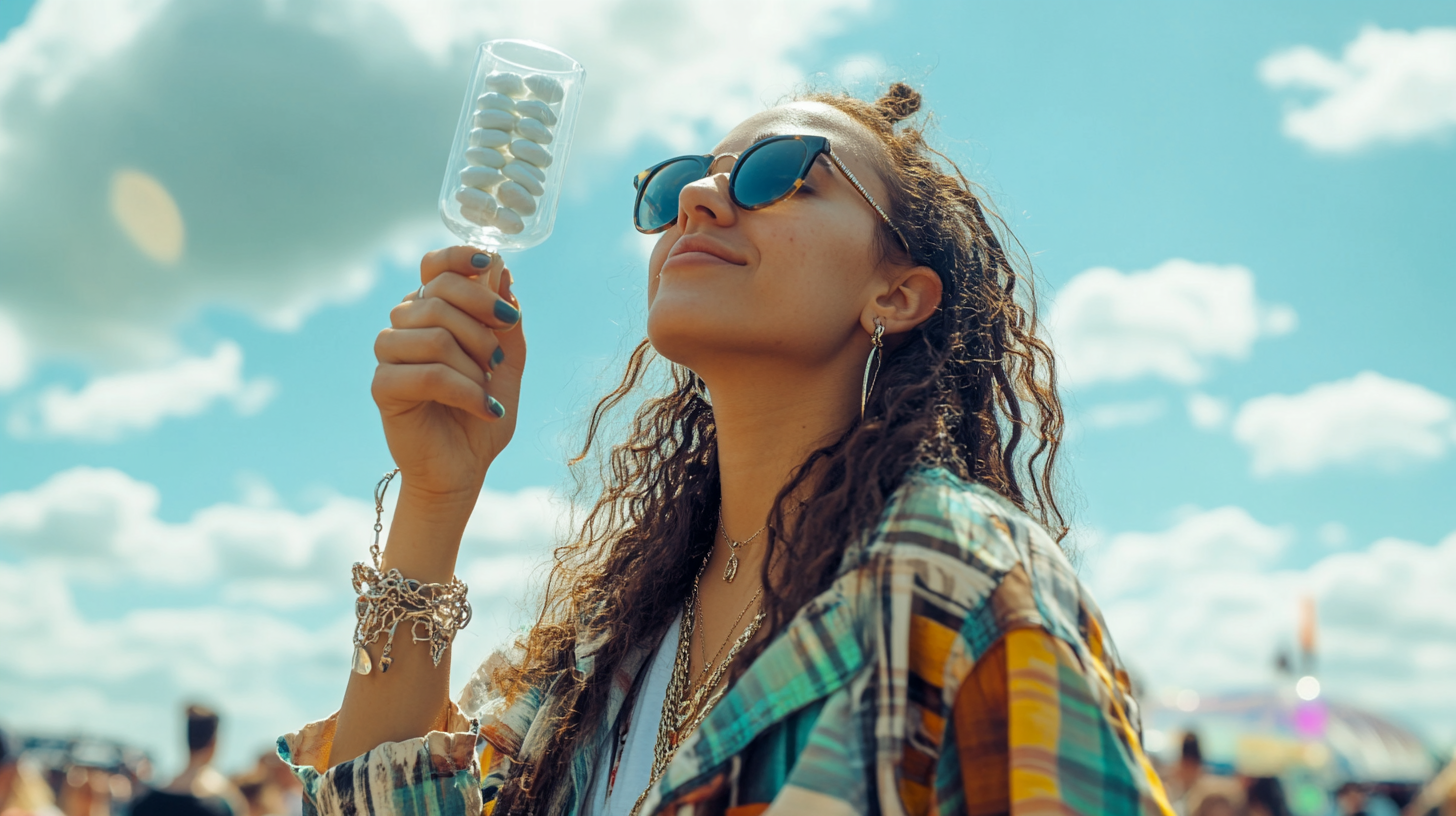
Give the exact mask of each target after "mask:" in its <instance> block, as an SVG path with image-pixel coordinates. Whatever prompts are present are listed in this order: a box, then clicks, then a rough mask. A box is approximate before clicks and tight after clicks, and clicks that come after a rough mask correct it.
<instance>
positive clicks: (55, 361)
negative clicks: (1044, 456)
mask: <svg viewBox="0 0 1456 816" xmlns="http://www.w3.org/2000/svg"><path fill="white" fill-rule="evenodd" d="M741 6H742V13H741V14H737V15H733V16H728V17H725V16H724V15H722V14H717V13H709V11H708V10H707V9H706V7H705V8H704V9H703V10H702V11H699V10H697V9H694V8H683V7H668V6H667V5H665V4H658V3H652V2H645V1H644V0H616V2H609V3H587V2H585V0H559V2H550V3H535V4H530V9H531V10H530V11H525V10H521V9H514V8H513V7H512V6H511V5H510V4H505V3H496V2H466V0H459V1H458V2H437V3H406V2H403V0H354V1H353V2H346V1H345V0H299V2H294V3H289V4H269V3H263V2H261V0H256V1H255V0H245V1H244V2H237V3H227V4H224V3H182V2H180V0H128V2H117V3H111V2H108V3H101V2H99V1H98V0H92V1H91V2H85V1H84V0H42V2H40V3H37V4H35V6H34V7H31V6H30V5H29V4H28V3H24V2H21V3H16V2H0V27H3V28H5V29H6V34H5V39H4V41H3V43H0V418H3V419H4V420H5V426H4V431H3V433H0V641H3V642H4V643H5V644H6V647H5V648H6V650H7V652H9V653H10V654H11V657H12V659H9V660H7V661H4V662H3V663H0V722H5V723H7V724H10V725H12V726H15V727H20V728H23V729H31V730H37V731H62V732H70V731H76V730H90V731H95V732H100V733H105V734H109V735H115V736H118V737H122V738H125V739H128V740H130V741H133V742H137V743H140V744H143V745H145V746H146V747H148V748H150V749H151V750H153V751H154V752H156V753H157V755H158V756H159V757H161V758H162V760H163V763H164V765H165V764H166V763H169V762H174V761H175V760H176V757H177V751H176V745H175V742H176V738H175V734H176V733H177V727H178V725H177V717H176V711H175V710H176V707H177V704H178V702H179V701H180V700H182V699H184V698H188V699H191V698H198V699H204V700H208V701H211V702H213V703H214V704H216V705H218V706H219V707H221V708H222V709H223V710H224V712H225V713H227V714H229V715H230V716H231V717H232V723H233V725H232V727H231V728H230V730H228V731H227V732H225V735H226V741H225V746H224V749H225V750H224V760H225V762H229V763H234V764H238V763H241V762H243V761H244V760H245V759H246V758H247V757H249V756H251V755H253V754H254V753H256V752H257V751H259V750H262V749H263V748H264V747H266V745H267V743H268V740H269V737H270V735H273V734H276V733H277V732H279V731H281V730H284V729H287V728H290V727H292V726H295V725H297V724H299V723H301V722H303V721H304V720H306V719H312V718H317V717H322V716H325V715H327V714H328V713H329V712H330V711H331V710H332V707H333V706H334V705H335V704H336V702H337V698H338V695H339V693H340V691H341V689H342V684H343V679H344V675H343V672H344V671H345V668H346V664H347V654H348V648H349V647H348V633H349V628H350V626H351V621H350V619H349V618H348V617H347V616H348V611H349V610H348V603H347V598H348V588H347V580H348V579H347V565H348V563H349V562H350V561H352V560H354V559H356V558H359V557H362V554H363V553H364V551H365V547H367V542H368V532H369V523H370V521H371V519H370V516H371V512H370V511H371V508H370V507H368V506H367V504H366V500H367V498H368V494H369V490H370V488H371V486H372V484H373V482H374V480H375V479H376V478H377V476H378V474H379V473H380V472H382V471H383V470H385V469H386V468H388V467H389V466H390V464H389V458H388V454H387V452H386V450H385V447H384V444H383V438H382V435H381V433H380V431H379V426H378V419H377V414H376V412H375V410H374V408H373V405H372V403H371V402H370V400H369V396H368V384H369V379H370V376H371V374H372V369H373V357H372V350H371V347H372V342H373V337H374V334H375V333H376V332H377V331H378V330H379V328H381V327H382V326H383V325H384V324H385V323H386V321H387V312H388V309H389V308H390V306H391V305H393V304H394V303H395V302H397V301H398V299H399V298H400V297H401V296H403V295H404V294H405V293H406V292H408V291H410V290H412V289H413V288H414V286H415V285H417V284H416V283H412V281H413V280H414V274H415V272H414V266H415V264H416V263H417V259H418V255H419V254H420V252H422V251H423V250H424V249H426V248H429V247H431V246H436V245H443V244H445V243H448V242H450V240H451V239H450V236H449V234H448V233H447V232H446V231H445V230H444V228H443V227H442V226H440V225H439V222H438V220H437V218H436V216H435V214H434V205H435V196H436V194H437V192H436V191H437V190H438V184H439V178H440V173H441V171H442V170H443V164H444V159H445V156H446V153H447V151H448V146H449V141H450V138H451V134H452V132H453V129H454V124H455V119H456V115H457V113H458V110H459V104H460V95H461V93H462V91H463V88H464V79H465V75H466V70H467V68H468V66H469V60H470V56H471V52H472V51H473V48H474V45H475V44H476V43H478V42H480V41H483V40H485V39H490V38H493V37H505V36H525V37H531V38H535V39H539V40H542V41H545V42H548V43H551V44H553V45H556V46H557V47H559V48H561V49H563V50H565V51H567V52H569V53H571V54H572V55H573V56H575V57H577V58H578V59H579V60H580V61H581V62H582V63H583V64H584V65H585V66H586V68H587V71H588V82H587V95H586V97H585V101H584V103H583V109H582V118H581V124H580V126H579V128H578V133H577V136H576V139H575V143H574V147H573V150H572V158H571V163H570V167H569V169H568V172H567V181H566V185H567V186H566V189H565V195H564V196H563V200H562V206H561V210H560V213H559V215H558V218H557V227H556V231H555V234H554V235H553V237H552V238H551V240H549V241H548V242H547V243H545V244H544V245H542V246H540V247H537V248H535V249H532V250H529V251H526V252H523V253H519V254H517V255H516V256H515V257H513V258H512V259H511V266H512V268H513V270H514V272H515V277H516V280H517V284H516V290H517V292H518V293H519V294H520V296H521V298H522V300H523V302H524V304H525V307H526V315H527V317H526V320H527V330H528V336H529V338H530V342H531V362H530V368H529V370H528V373H527V379H526V383H525V387H526V396H525V398H524V402H523V405H522V407H521V417H522V419H521V425H520V428H519V431H518V433H517V436H516V440H515V441H514V442H513V444H512V447H511V448H510V449H509V450H508V451H507V453H506V454H505V455H503V456H502V457H501V458H500V460H498V461H497V462H496V463H495V465H494V466H493V468H492V471H491V473H490V475H489V478H488V481H487V487H488V493H487V495H486V496H485V498H484V499H483V500H482V507H481V509H480V511H478V512H477V518H476V521H475V523H474V524H473V526H472V529H471V530H470V532H469V533H468V535H467V542H466V547H465V551H464V554H463V555H462V565H461V570H462V574H463V575H464V576H465V577H466V579H467V580H468V581H470V582H471V585H472V587H473V592H472V597H473V598H475V602H476V606H477V610H478V611H479V612H480V613H481V614H480V620H479V622H478V623H476V624H475V625H474V626H472V627H471V629H470V630H467V632H466V633H465V634H463V635H462V637H461V640H460V642H459V644H458V645H457V650H456V651H457V666H456V670H455V674H456V685H457V687H458V685H459V683H461V682H463V680H464V678H465V677H466V676H467V675H468V671H469V669H470V667H471V665H472V664H473V662H474V661H476V660H478V659H479V658H480V657H482V656H483V655H484V654H485V653H486V652H487V651H488V650H489V648H490V647H491V646H493V645H494V644H495V642H497V641H498V640H500V639H501V638H502V637H503V636H504V634H505V633H506V632H507V631H508V628H509V626H510V625H512V624H513V622H517V621H518V620H519V618H520V613H519V603H520V597H521V596H520V587H521V586H523V583H522V582H523V580H524V579H526V578H527V577H528V576H530V575H532V574H533V572H532V567H533V565H534V564H536V563H538V562H539V560H540V558H541V557H542V555H543V554H544V553H545V548H546V547H547V546H548V545H549V541H550V540H551V536H552V535H553V531H554V530H555V529H557V527H556V525H557V524H558V523H559V519H560V517H561V515H562V508H561V504H560V503H559V501H557V500H554V499H552V498H551V492H552V491H553V490H554V489H557V488H560V487H562V486H564V485H565V482H566V478H567V477H566V469H565V466H564V464H563V461H564V458H565V456H566V453H567V450H568V448H569V447H570V445H571V443H572V442H574V441H575V440H576V439H578V434H579V430H580V425H579V422H580V419H581V415H582V413H583V411H584V410H586V409H587V408H588V407H589V406H590V404H591V403H592V401H593V399H594V397H595V396H597V395H599V394H600V393H601V392H603V391H604V390H605V389H606V388H607V387H608V385H609V383H610V382H612V381H614V377H615V374H616V372H617V370H618V369H617V366H618V365H619V364H620V360H621V356H622V353H623V351H624V350H625V349H627V348H630V346H631V345H632V344H633V343H634V342H635V340H636V339H637V338H639V337H640V336H641V333H642V328H643V323H644V321H643V306H644V301H645V297H644V285H643V284H644V259H645V252H644V246H645V245H644V243H643V242H642V240H641V239H640V238H639V237H638V236H636V235H635V233H633V232H632V231H631V230H630V225H629V221H628V214H627V213H628V207H629V203H630V199H629V196H630V192H631V187H630V184H629V178H630V175H631V173H633V172H635V171H636V170H637V169H640V168H641V167H643V166H646V165H647V164H650V163H652V162H655V161H657V160H659V159H661V158H663V157H665V156H667V155H672V154H675V153H680V152H688V151H694V152H697V151H701V150H703V149H705V148H706V147H707V146H709V145H711V144H712V143H713V142H715V141H716V140H717V138H718V135H719V134H720V133H721V132H722V131H724V130H726V128H727V127H729V126H731V125H732V124H733V123H734V122H735V121H737V119H738V118H741V117H742V116H743V115H745V114H747V113H750V112H752V111H754V110H757V109H759V108H760V107H762V106H764V105H766V104H771V103H772V102H773V101H774V100H776V99H779V98H781V97H782V96H783V95H784V94H786V93H788V92H790V91H792V90H793V89H794V88H796V87H801V86H802V85H803V84H805V83H813V84H816V85H820V86H828V87H839V86H844V87H848V88H849V89H850V90H852V91H855V92H858V93H861V94H872V93H873V92H874V91H875V90H876V89H877V88H878V87H880V86H881V85H882V84H883V83H884V82H885V81H888V80H895V79H905V80H908V81H910V82H911V83H912V84H914V85H916V86H917V87H919V88H920V89H921V90H922V91H923V92H924V94H925V98H926V102H927V105H928V107H929V108H930V109H931V110H932V111H934V117H935V130H934V140H935V141H936V143H937V144H938V145H940V146H942V147H943V148H945V149H946V150H947V152H948V153H949V154H950V155H951V156H952V157H953V158H955V159H956V160H957V161H958V162H960V163H961V166H962V167H963V168H964V169H965V170H966V171H968V173H969V174H970V175H971V176H972V178H973V179H974V180H976V181H977V182H978V183H980V184H982V185H984V186H985V188H986V189H987V190H988V191H989V193H990V194H991V196H992V198H993V200H994V201H995V202H996V204H997V206H998V207H999V209H1000V211H1001V212H1002V214H1003V215H1004V216H1005V218H1006V220H1007V221H1008V223H1010V224H1011V226H1012V227H1013V229H1014V230H1015V232H1016V235H1017V237H1018V238H1019V239H1020V240H1021V242H1022V244H1023V245H1024V246H1025V247H1026V249H1027V250H1028V252H1029V253H1030V254H1031V256H1032V259H1033V262H1034V265H1035V268H1036V271H1037V274H1038V276H1039V281H1038V282H1039V286H1040V289H1039V291H1040V295H1041V298H1042V300H1041V305H1042V317H1043V319H1044V320H1045V321H1046V322H1047V324H1048V326H1049V330H1050V331H1051V332H1052V335H1053V340H1054V342H1055V343H1056V345H1057V349H1058V352H1059V353H1060V354H1062V355H1063V357H1064V359H1065V363H1066V365H1065V374H1066V377H1067V379H1068V384H1067V387H1066V389H1065V391H1064V395H1065V398H1066V400H1067V404H1068V406H1069V408H1070V410H1071V413H1072V429H1071V431H1070V434H1069V441H1068V444H1067V447H1066V454H1067V455H1066V459H1065V464H1066V471H1065V472H1066V476H1067V477H1068V488H1069V493H1070V495H1071V496H1072V497H1073V499H1074V522H1075V524H1076V527H1077V531H1076V536H1075V538H1076V542H1077V546H1078V548H1079V550H1080V552H1081V565H1082V567H1081V568H1082V572H1083V575H1084V577H1085V578H1086V579H1087V580H1088V581H1089V583H1090V584H1091V586H1092V587H1093V589H1094V591H1095V592H1096V593H1097V596H1098V598H1099V600H1100V601H1101V603H1102V605H1103V607H1104V610H1105V611H1106V613H1107V615H1108V617H1109V621H1110V623H1111V625H1112V629H1113V634H1114V637H1115V638H1116V639H1117V641H1118V643H1119V644H1120V647H1121V649H1122V652H1123V655H1124V657H1125V658H1126V659H1127V661H1128V662H1129V664H1130V665H1131V666H1132V667H1133V668H1134V670H1135V671H1136V672H1137V673H1138V675H1139V676H1140V677H1141V678H1143V680H1144V681H1145V682H1146V684H1147V686H1148V688H1149V690H1150V691H1149V694H1150V695H1151V696H1152V697H1154V698H1157V699H1161V697H1160V695H1168V694H1173V693H1176V692H1177V691H1178V690H1180V689H1187V688H1192V689H1196V690H1198V691H1200V692H1203V693H1212V692H1217V691H1220V690H1228V689H1241V688H1250V687H1259V686H1261V685H1267V684H1268V683H1270V682H1271V681H1272V673H1271V671H1270V668H1269V667H1270V665H1271V663H1272V656H1273V653H1274V651H1275V649H1276V648H1278V647H1280V646H1281V645H1285V644H1289V643H1291V642H1292V639H1293V633H1294V631H1295V627H1296V616H1295V610H1296V608H1297V606H1298V603H1299V600H1300V599H1301V598H1303V597H1306V596H1307V597H1311V598H1313V599H1315V601H1316V603H1317V606H1318V609H1319V614H1320V618H1321V624H1322V631H1321V642H1320V656H1321V663H1320V666H1321V679H1322V681H1323V682H1324V686H1325V689H1326V691H1327V693H1328V694H1329V695H1330V696H1331V697H1332V698H1339V699H1344V700H1347V701H1351V702H1356V703H1359V704H1361V705H1365V706H1367V707H1370V708H1372V709H1374V710H1377V711H1381V712H1384V713H1386V714H1387V715H1389V716H1391V717H1393V718H1396V719H1398V720H1400V721H1403V722H1407V723H1411V724H1413V725H1415V726H1417V727H1418V728H1419V729H1420V730H1421V731H1422V733H1423V734H1425V735H1426V736H1427V737H1428V738H1429V739H1430V740H1431V741H1432V743H1433V744H1434V745H1437V746H1449V745H1452V744H1456V703H1453V702H1452V701H1451V700H1450V699H1449V694H1447V693H1444V692H1443V688H1445V687H1446V685H1447V684H1449V678H1450V677H1451V676H1452V672H1456V600H1453V597H1456V596H1453V590H1451V589H1450V587H1452V586H1456V510H1453V506H1456V502H1453V501H1452V496H1453V495H1456V456H1453V451H1456V402H1453V398H1456V366H1453V365H1452V363H1451V359H1452V349H1453V348H1456V329H1453V328H1452V324H1451V321H1450V319H1449V312H1450V304H1451V303H1452V302H1456V282H1453V275H1452V272H1453V271H1456V270H1453V268H1452V262H1451V260H1450V254H1449V249H1448V244H1449V236H1450V235H1451V233H1452V228H1451V220H1452V213H1453V212H1456V144H1453V141H1456V102H1453V101H1452V100H1456V9H1453V8H1452V7H1451V6H1449V5H1446V4H1439V3H1395V2H1391V3H1380V4H1373V3H1322V4H1304V3H1299V4H1296V3H1289V4H1278V5H1277V6H1276V5H1274V4H1261V5H1253V4H1243V5H1239V6H1235V7H1228V6H1222V5H1215V4H1211V3H1207V4H1163V3H1132V2H1127V3H1102V4H1097V5H1096V6H1091V5H1084V4H1072V3H1036V4H1015V5H1011V4H995V5H993V4H983V3H909V2H891V1H889V0H812V2H802V3H795V4H792V5H791V7H790V5H789V4H774V3H771V2H750V3H745V4H741ZM137 179H141V181H137ZM153 183H154V184H155V185H159V186H160V188H162V189H164V190H165V191H166V192H165V196H167V197H169V199H170V200H171V201H172V202H174V204H175V211H176V213H178V214H180V223H181V225H182V231H181V233H178V234H172V233H167V232H166V229H167V224H171V223H172V222H166V218H165V217H163V216H155V217H154V218H153V220H151V221H145V220H144V223H142V226H141V227H140V228H137V227H134V230H135V229H141V233H138V235H139V236H140V237H132V235H133V233H128V232H127V229H126V227H125V225H124V224H125V218H124V217H123V216H124V215H125V214H126V213H127V212H132V213H135V212H138V211H139V210H138V209H137V208H138V207H140V208H141V210H144V211H146V212H154V211H153V210H146V207H145V204H146V202H148V201H152V200H154V199H149V198H147V197H146V195H147V191H148V190H153V189H154V188H153V187H148V186H147V185H148V184H153ZM128 185H130V186H128ZM137 185H141V186H140V187H138V186H137ZM138 190H140V192H138ZM128 196H130V197H128ZM137 196H140V199H138V198H137ZM118 197H120V198H119V199H118ZM117 200H120V201H121V202H122V204H116V203H114V202H115V201H117ZM138 201H140V202H141V203H140V204H138V203H137V202H138ZM128 202H129V203H128ZM128 208H130V209H128ZM164 209H165V208H164ZM118 213H120V214H121V215H118ZM164 215H165V213H164ZM156 218H162V222H158V221H157V220H156ZM163 222H165V223H163ZM159 223H162V226H160V227H159V226H158V224H159ZM172 226H173V227H175V224H172ZM149 230H150V231H149ZM158 230H161V232H158ZM179 235H180V236H181V237H180V240H179V239H178V236H179ZM149 236H150V237H149ZM159 236H160V237H159ZM169 236H170V237H169ZM148 240H151V241H152V243H150V244H149V243H147V242H148ZM157 241H160V242H161V243H160V244H158V243H156V242H157ZM168 241H171V243H168ZM149 253H150V254H149Z"/></svg>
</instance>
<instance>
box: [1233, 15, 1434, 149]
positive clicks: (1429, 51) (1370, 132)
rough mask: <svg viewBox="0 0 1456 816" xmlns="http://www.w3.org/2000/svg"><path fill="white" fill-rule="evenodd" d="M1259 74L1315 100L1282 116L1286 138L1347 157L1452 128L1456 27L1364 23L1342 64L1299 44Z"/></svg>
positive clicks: (1263, 65)
mask: <svg viewBox="0 0 1456 816" xmlns="http://www.w3.org/2000/svg"><path fill="white" fill-rule="evenodd" d="M1259 76H1260V77H1261V78H1262V79H1263V80H1264V82H1265V83H1266V84H1268V85H1269V86H1271V87H1274V88H1294V89H1299V90H1306V91H1314V92H1315V93H1316V94H1317V95H1318V96H1319V98H1318V99H1317V100H1316V101H1315V102H1314V103H1313V104H1311V105H1309V106H1307V107H1301V106H1298V105H1291V106H1290V107H1289V109H1288V110H1287V111H1286V112H1285V114H1284V134H1285V135H1286V136H1288V137H1290V138H1291V139H1294V140H1296V141H1299V142H1303V143H1304V144H1306V145H1308V146H1309V147H1311V148H1313V149H1315V150H1319V151H1323V152H1328V153H1350V152H1353V151H1356V150H1359V149H1361V148H1364V147H1368V146H1370V145H1374V144H1379V143H1381V142H1389V143H1397V144H1399V143H1404V142H1412V141H1416V140H1418V139H1434V138H1440V137H1443V136H1447V135H1449V134H1450V133H1451V132H1452V131H1453V130H1456V28H1423V29H1420V30H1419V31H1399V30H1385V29H1381V28H1378V27H1375V26H1369V27H1367V28H1365V29H1364V30H1363V31H1361V32H1360V36H1358V37H1356V38H1355V39H1354V40H1353V41H1352V42H1350V43H1349V44H1347V45H1346V46H1345V52H1344V54H1343V55H1341V57H1340V58H1339V59H1331V58H1330V57H1327V56H1325V55H1324V54H1322V53H1320V52H1319V51H1317V50H1315V49H1313V48H1311V47H1309V46H1307V45H1301V46H1297V47H1294V48H1290V49H1287V50H1284V51H1280V52H1278V53H1276V54H1273V55H1271V56H1269V57H1267V58H1266V59H1265V60H1264V61H1263V62H1261V63H1260V64H1259Z"/></svg>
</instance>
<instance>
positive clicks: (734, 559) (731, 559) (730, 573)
mask: <svg viewBox="0 0 1456 816" xmlns="http://www.w3.org/2000/svg"><path fill="white" fill-rule="evenodd" d="M737 576H738V553H736V552H735V553H729V554H728V566H726V567H724V568H723V580H724V581H727V582H728V583H730V584H731V583H733V579H734V578H736V577H737Z"/></svg>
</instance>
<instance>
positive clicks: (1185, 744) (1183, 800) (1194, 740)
mask: <svg viewBox="0 0 1456 816" xmlns="http://www.w3.org/2000/svg"><path fill="white" fill-rule="evenodd" d="M1203 775H1204V774H1203V747H1202V746H1201V745H1200V743H1199V741H1198V735H1197V734H1196V733H1194V732H1192V731H1189V732H1187V733H1185V734H1184V735H1183V741H1182V744H1181V745H1180V746H1179V749H1178V761H1177V762H1175V763H1174V764H1173V766H1172V767H1171V768H1169V769H1167V776H1166V777H1164V780H1163V781H1164V783H1165V784H1167V786H1168V799H1169V800H1170V801H1171V802H1172V803H1173V808H1174V809H1175V810H1177V811H1178V813H1179V814H1182V816H1187V814H1188V809H1187V804H1188V794H1189V793H1190V792H1191V791H1192V790H1193V788H1194V786H1196V785H1197V784H1198V782H1199V780H1201V779H1203Z"/></svg>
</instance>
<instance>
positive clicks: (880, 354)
mask: <svg viewBox="0 0 1456 816" xmlns="http://www.w3.org/2000/svg"><path fill="white" fill-rule="evenodd" d="M884 336H885V324H883V323H881V322H880V319H879V318H878V317H877V318H875V333H874V335H873V336H872V337H870V342H871V343H873V344H874V345H872V346H871V347H870V356H869V358H868V359H866V360H865V372H864V384H863V385H862V386H861V389H860V396H859V418H860V421H864V415H865V406H866V405H868V404H869V401H870V392H871V391H873V390H875V380H876V378H878V377H879V376H880V363H881V362H883V361H884V359H885V346H884V343H883V342H882V340H883V338H884Z"/></svg>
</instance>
